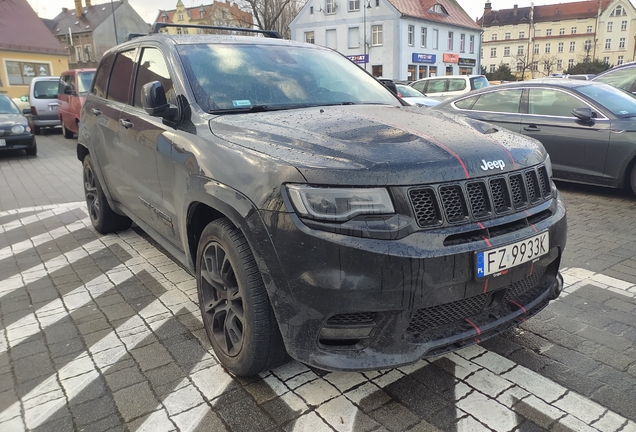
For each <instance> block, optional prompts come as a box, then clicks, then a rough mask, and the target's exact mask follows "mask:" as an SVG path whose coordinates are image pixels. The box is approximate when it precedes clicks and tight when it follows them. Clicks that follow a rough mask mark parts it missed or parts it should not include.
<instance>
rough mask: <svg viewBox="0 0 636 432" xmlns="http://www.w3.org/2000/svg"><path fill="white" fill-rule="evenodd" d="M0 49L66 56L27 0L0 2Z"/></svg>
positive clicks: (4, 0) (3, 0) (5, 0)
mask: <svg viewBox="0 0 636 432" xmlns="http://www.w3.org/2000/svg"><path fill="white" fill-rule="evenodd" d="M0 49H5V50H10V51H22V52H35V53H46V54H58V55H64V56H66V55H67V52H66V50H65V49H64V47H62V45H60V43H59V42H58V41H57V39H56V38H55V36H53V34H51V32H50V31H49V29H48V28H47V27H46V24H44V23H43V22H42V20H41V19H40V18H39V17H38V16H37V14H36V13H35V11H34V10H33V9H32V8H31V6H30V5H29V3H27V0H2V1H0Z"/></svg>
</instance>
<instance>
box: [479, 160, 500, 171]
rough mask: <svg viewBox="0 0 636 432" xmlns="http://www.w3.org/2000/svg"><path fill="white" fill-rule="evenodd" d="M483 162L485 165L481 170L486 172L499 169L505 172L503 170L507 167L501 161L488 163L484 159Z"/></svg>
mask: <svg viewBox="0 0 636 432" xmlns="http://www.w3.org/2000/svg"><path fill="white" fill-rule="evenodd" d="M481 161H482V162H483V165H482V166H480V167H479V168H481V169H483V170H484V171H488V170H491V169H497V168H499V169H500V170H502V171H503V169H504V168H505V167H506V164H505V163H504V161H502V160H501V159H499V160H496V161H492V162H486V161H485V160H484V159H482V160H481Z"/></svg>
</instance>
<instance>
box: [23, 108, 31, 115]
mask: <svg viewBox="0 0 636 432" xmlns="http://www.w3.org/2000/svg"><path fill="white" fill-rule="evenodd" d="M22 114H24V115H26V114H31V108H25V109H23V110H22Z"/></svg>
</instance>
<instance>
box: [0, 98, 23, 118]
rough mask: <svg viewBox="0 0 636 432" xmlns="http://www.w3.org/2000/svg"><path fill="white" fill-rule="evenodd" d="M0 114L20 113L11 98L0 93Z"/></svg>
mask: <svg viewBox="0 0 636 432" xmlns="http://www.w3.org/2000/svg"><path fill="white" fill-rule="evenodd" d="M0 114H20V110H18V107H16V106H15V104H14V103H13V101H12V100H11V99H9V98H8V97H7V96H5V95H0Z"/></svg>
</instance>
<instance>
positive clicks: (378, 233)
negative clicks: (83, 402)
mask: <svg viewBox="0 0 636 432" xmlns="http://www.w3.org/2000/svg"><path fill="white" fill-rule="evenodd" d="M204 31H205V30H204ZM264 33H265V35H266V36H275V35H273V34H272V33H271V32H269V33H268V32H264ZM77 153H78V157H79V159H80V160H81V161H83V166H84V171H83V172H84V187H85V192H86V201H87V204H88V208H89V210H90V215H91V220H92V223H93V226H94V227H95V229H96V230H97V231H98V232H100V233H108V232H112V231H117V230H123V229H127V228H128V227H130V225H131V221H134V222H135V223H136V224H137V225H139V227H141V228H142V229H143V230H144V231H146V232H147V233H148V234H149V235H150V236H152V237H153V238H154V239H155V240H156V241H157V242H158V243H159V244H161V245H162V246H163V247H164V248H165V249H167V250H168V251H169V252H170V253H171V254H172V255H174V257H175V258H176V259H177V260H179V261H180V262H182V263H183V264H184V265H185V266H187V268H189V269H190V270H191V271H192V273H193V274H195V275H196V280H197V287H198V291H199V301H200V307H201V313H202V316H203V322H204V324H205V328H206V330H207V333H208V336H209V338H210V341H211V343H212V346H213V347H214V350H215V352H216V354H217V356H218V358H219V360H220V361H221V362H222V363H223V364H224V365H225V366H226V367H227V369H228V370H230V371H231V372H232V373H234V374H237V375H250V374H255V373H258V372H259V371H262V370H265V369H267V368H271V367H274V366H276V365H278V364H281V363H282V362H284V361H286V359H287V358H288V357H287V354H289V355H291V357H293V358H295V359H298V360H299V361H301V362H304V363H307V364H310V365H313V366H316V367H319V368H323V369H327V370H367V369H381V368H388V367H392V366H398V365H404V364H408V363H412V362H415V361H416V360H418V359H420V358H422V357H427V356H433V355H438V354H440V353H443V352H446V351H450V350H455V349H458V348H461V347H463V346H466V345H469V344H473V343H479V342H480V341H482V340H484V339H486V338H488V337H491V336H493V335H496V334H498V333H500V332H502V331H505V330H507V329H509V328H510V327H511V326H514V325H516V324H518V323H520V322H522V321H523V320H525V319H526V318H528V317H529V316H532V315H534V314H535V313H537V312H538V311H539V310H541V309H542V308H543V307H545V306H546V305H547V304H548V301H549V300H551V299H555V298H556V297H557V296H558V295H559V294H560V292H561V289H562V286H563V283H562V278H561V276H560V274H559V262H560V259H561V254H562V252H563V248H564V247H565V242H566V217H565V207H564V204H563V201H562V199H561V197H560V195H559V192H558V191H557V189H556V188H555V186H554V184H553V183H552V181H551V176H552V172H551V165H550V159H549V158H548V156H547V154H546V152H545V150H544V149H543V147H542V146H541V144H540V143H538V141H535V140H532V139H529V138H524V137H523V136H521V135H517V134H514V133H511V132H507V131H505V130H499V129H497V128H494V127H493V126H492V125H489V124H487V123H482V122H479V121H474V120H470V119H466V118H461V117H456V116H453V115H452V114H445V113H441V112H440V113H438V112H431V111H429V110H424V109H421V108H418V107H407V106H403V105H402V104H401V103H400V101H399V100H398V99H397V98H396V97H395V96H394V95H393V94H392V93H391V92H390V91H388V90H387V89H386V88H385V87H384V86H383V85H382V84H380V83H379V82H378V81H376V80H375V79H374V78H373V77H371V76H370V75H368V74H367V73H366V72H365V71H364V70H362V69H361V68H359V67H358V66H356V65H355V64H354V63H352V62H350V61H349V60H347V59H346V58H345V57H343V56H341V55H340V54H338V53H336V52H334V51H332V50H329V49H326V48H322V47H319V46H316V45H310V44H304V43H296V42H291V41H285V40H281V39H277V38H274V37H250V36H239V35H236V34H232V35H211V34H210V35H208V34H197V35H192V34H190V35H168V34H165V33H158V34H151V35H148V36H144V37H137V38H134V39H132V40H130V41H128V42H126V43H124V44H122V45H119V46H117V47H115V48H113V49H112V50H110V51H109V52H107V53H106V54H105V55H104V57H103V59H102V61H101V62H100V64H99V68H98V69H97V73H96V76H95V79H94V82H93V84H92V88H91V91H90V93H89V95H88V97H87V99H86V103H85V104H84V107H83V110H82V114H81V123H80V131H79V144H78V148H77Z"/></svg>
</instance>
